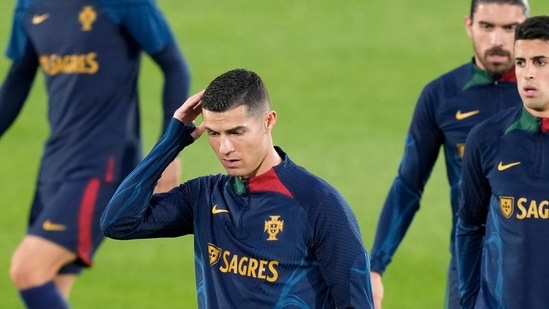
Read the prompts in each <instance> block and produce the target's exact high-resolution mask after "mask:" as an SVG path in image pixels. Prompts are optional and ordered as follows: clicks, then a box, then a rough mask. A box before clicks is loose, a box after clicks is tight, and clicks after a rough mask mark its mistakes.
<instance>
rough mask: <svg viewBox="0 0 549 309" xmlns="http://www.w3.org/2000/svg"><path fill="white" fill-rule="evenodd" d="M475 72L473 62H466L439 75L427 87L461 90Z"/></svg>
mask: <svg viewBox="0 0 549 309" xmlns="http://www.w3.org/2000/svg"><path fill="white" fill-rule="evenodd" d="M473 72H474V71H473V65H472V63H470V62H469V63H465V64H463V65H461V66H459V67H456V68H454V69H452V70H450V71H447V72H444V73H443V74H441V75H439V76H437V77H436V78H435V79H433V80H431V81H430V82H429V83H428V84H427V85H426V87H425V88H434V89H443V90H446V91H448V90H454V91H461V90H462V88H463V86H464V85H465V83H466V82H467V81H468V80H469V79H470V78H471V77H472V75H473Z"/></svg>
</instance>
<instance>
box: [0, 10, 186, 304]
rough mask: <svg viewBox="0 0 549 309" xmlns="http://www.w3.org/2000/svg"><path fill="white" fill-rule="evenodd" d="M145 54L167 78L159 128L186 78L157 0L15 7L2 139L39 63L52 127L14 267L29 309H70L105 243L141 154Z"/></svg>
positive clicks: (174, 172)
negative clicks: (123, 185)
mask: <svg viewBox="0 0 549 309" xmlns="http://www.w3.org/2000/svg"><path fill="white" fill-rule="evenodd" d="M143 51H145V52H146V53H147V54H149V55H150V56H151V57H152V59H153V60H154V61H155V62H156V64H157V65H158V66H159V67H160V69H161V70H162V72H163V75H164V89H163V98H162V109H163V115H164V117H163V118H164V124H163V127H164V128H165V127H167V124H168V122H169V120H170V119H171V117H172V115H173V113H174V111H175V110H176V108H177V107H179V106H180V104H181V100H183V99H184V98H186V97H187V96H188V90H189V83H190V74H189V70H188V67H187V64H186V62H185V59H184V57H183V55H182V54H181V52H180V50H179V48H178V46H177V44H176V42H175V39H174V36H173V34H172V33H171V30H170V29H169V27H168V24H167V21H166V20H165V18H164V17H163V15H162V13H161V12H160V11H159V8H158V7H157V5H156V4H155V3H154V0H74V1H56V0H41V1H34V0H19V1H18V2H17V4H16V9H15V16H14V22H13V28H12V34H11V39H10V41H9V45H8V48H7V56H8V57H9V58H11V60H12V64H11V68H10V70H9V72H8V73H7V76H6V78H5V80H4V82H3V84H2V87H1V89H0V136H1V135H2V134H4V133H5V132H6V130H7V129H8V128H9V127H10V125H11V124H12V123H13V122H14V120H15V119H16V117H17V115H18V114H19V112H20V111H21V109H22V106H23V104H24V102H25V101H26V98H27V96H28V94H29V91H30V89H31V86H32V84H33V81H34V77H35V74H36V71H37V69H38V67H40V68H41V69H42V72H43V73H44V77H45V82H46V87H47V94H48V121H49V126H50V132H49V133H50V135H49V137H48V139H47V141H46V143H45V146H44V153H43V157H42V161H41V166H40V171H39V176H38V180H37V183H36V193H35V197H34V201H33V204H32V208H31V211H30V217H29V222H28V224H29V225H28V230H27V235H26V236H25V237H24V238H23V240H22V242H21V243H20V244H19V246H18V247H17V249H16V251H15V253H14V254H13V257H12V264H11V269H10V274H11V277H12V280H13V282H14V284H15V286H16V288H17V289H18V290H19V292H20V296H21V298H22V300H23V302H24V303H25V304H26V306H27V308H55V309H62V308H68V302H67V299H68V296H69V292H70V288H71V287H72V284H73V282H74V280H75V278H76V275H77V274H78V273H79V272H81V270H82V268H83V267H89V266H91V264H92V257H93V254H94V252H95V251H96V249H97V247H98V246H99V244H100V243H101V241H102V239H103V233H102V232H101V231H100V229H99V218H100V216H101V214H102V212H103V210H104V208H105V206H106V204H107V202H108V201H109V199H110V197H111V196H112V194H113V193H114V191H115V190H116V188H117V186H118V185H119V184H120V182H121V180H122V179H123V178H124V177H125V176H126V175H127V174H128V173H129V172H130V171H131V170H132V169H133V168H134V167H135V165H136V164H137V163H138V162H139V161H140V159H141V137H140V121H139V118H140V117H139V108H138V89H137V87H138V82H137V78H138V73H139V66H140V60H141V56H142V52H143ZM159 105H160V104H159ZM159 126H160V125H159ZM13 159H14V160H15V159H16V158H13ZM164 176H165V178H164V180H163V181H162V182H160V183H159V185H160V184H165V185H166V187H169V188H171V187H173V186H174V185H175V184H177V183H179V165H178V161H177V159H175V160H174V162H172V164H171V165H170V167H169V168H168V169H167V170H166V171H165V175H164ZM165 182H167V183H165ZM158 189H159V190H163V188H158Z"/></svg>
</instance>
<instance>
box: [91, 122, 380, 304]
mask: <svg viewBox="0 0 549 309" xmlns="http://www.w3.org/2000/svg"><path fill="white" fill-rule="evenodd" d="M192 130H194V127H187V126H185V125H184V124H182V123H181V122H179V121H178V120H175V119H174V120H172V123H171V124H170V127H169V128H168V131H167V133H166V135H165V136H164V137H163V138H162V139H161V140H160V141H159V143H158V144H157V145H156V146H155V147H154V148H153V150H152V151H151V153H150V154H149V155H148V156H147V157H146V158H145V160H144V161H143V162H141V163H140V164H139V165H138V167H137V168H136V169H135V170H134V171H133V172H132V173H131V174H130V175H129V176H128V177H127V178H126V179H125V180H124V181H123V183H122V184H121V185H120V187H119V188H118V190H117V192H116V193H115V195H114V196H113V198H112V200H111V201H110V203H109V205H108V206H107V209H106V210H105V212H104V213H103V216H102V218H101V228H102V229H103V231H104V232H105V235H106V236H108V237H111V238H115V239H135V238H154V237H176V236H181V235H186V234H194V244H195V248H194V249H195V268H196V287H197V296H198V305H199V308H209V309H211V308H244V307H245V308H287V307H292V308H335V307H336V306H337V307H338V308H373V301H372V295H371V286H370V277H369V271H370V267H369V258H368V254H367V252H366V250H365V248H364V245H363V243H362V240H361V234H360V231H359V227H358V224H357V221H356V218H355V216H354V214H353V212H352V211H351V208H350V207H349V205H348V204H347V202H346V201H345V200H344V198H343V197H342V196H341V195H340V194H339V193H338V192H337V191H336V189H334V188H333V187H332V186H331V185H329V184H328V183H326V182H325V181H323V180H321V179H320V178H318V177H316V176H314V175H312V174H310V173H309V172H307V171H306V170H305V169H304V168H302V167H300V166H298V165H296V164H295V163H293V162H292V161H291V160H290V159H289V157H288V156H287V155H286V154H285V153H284V152H283V151H282V150H281V149H280V148H278V147H276V150H277V152H278V154H279V155H280V156H281V158H282V163H280V164H279V165H277V166H274V167H273V168H272V169H270V170H269V171H268V172H266V173H264V174H262V175H258V176H255V177H252V178H249V179H241V178H238V177H233V176H228V175H210V176H204V177H199V178H196V179H192V180H189V181H187V182H185V183H183V184H182V185H180V186H179V187H176V188H174V189H173V190H172V191H170V192H168V193H164V194H157V195H152V192H153V188H154V185H155V183H156V181H157V179H158V178H159V177H160V175H161V173H162V170H163V169H164V168H165V167H166V166H167V165H168V164H169V162H170V161H171V160H172V159H173V158H174V157H175V156H176V155H177V153H179V151H180V150H181V149H182V148H183V147H185V146H186V145H189V144H190V143H192V142H193V138H192V137H191V136H190V132H192ZM151 196H152V197H151Z"/></svg>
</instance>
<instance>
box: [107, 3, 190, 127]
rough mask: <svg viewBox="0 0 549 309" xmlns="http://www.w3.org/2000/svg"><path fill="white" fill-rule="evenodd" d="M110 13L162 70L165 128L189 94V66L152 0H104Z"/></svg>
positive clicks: (163, 125) (163, 123)
mask: <svg viewBox="0 0 549 309" xmlns="http://www.w3.org/2000/svg"><path fill="white" fill-rule="evenodd" d="M100 2H101V3H102V5H103V6H104V7H105V9H106V10H107V11H108V12H109V16H110V17H111V18H112V20H113V21H114V22H116V23H119V24H121V25H122V26H123V27H124V28H125V29H127V30H128V32H129V33H130V35H131V36H132V37H133V38H134V40H135V41H137V42H138V44H139V45H140V46H141V48H142V49H143V50H145V52H147V54H149V55H150V56H151V58H152V59H153V60H154V62H155V63H156V64H157V65H158V66H159V67H160V69H161V70H162V74H163V77H164V87H163V90H162V106H163V122H162V131H161V132H164V131H165V130H166V128H167V126H168V124H169V123H170V119H171V118H172V116H173V113H174V112H175V110H176V109H177V108H178V107H179V106H180V105H181V104H182V103H183V102H184V101H185V100H186V99H187V98H188V96H189V88H190V82H191V74H190V69H189V66H188V64H187V62H186V60H185V57H184V56H183V53H182V52H181V50H180V49H179V47H178V45H177V42H176V40H175V37H174V35H173V33H172V31H171V29H170V27H169V24H168V22H167V20H166V19H165V17H164V15H163V14H162V12H161V11H160V8H159V7H158V6H157V5H156V3H155V2H154V1H152V0H100Z"/></svg>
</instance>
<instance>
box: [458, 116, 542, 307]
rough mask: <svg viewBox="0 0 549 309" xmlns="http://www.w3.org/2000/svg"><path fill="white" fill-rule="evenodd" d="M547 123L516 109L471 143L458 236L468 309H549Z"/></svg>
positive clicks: (485, 127) (498, 118) (487, 126)
mask: <svg viewBox="0 0 549 309" xmlns="http://www.w3.org/2000/svg"><path fill="white" fill-rule="evenodd" d="M546 121H547V123H545V124H544V125H542V119H541V118H537V117H534V116H532V115H531V114H530V113H529V112H527V111H526V110H525V109H523V108H515V109H512V110H509V111H505V112H503V113H501V114H498V115H496V116H494V117H493V118H490V119H489V120H487V121H486V122H484V123H482V124H480V125H479V126H478V127H477V128H475V129H473V131H471V134H470V136H469V138H468V139H467V150H466V152H465V157H464V159H463V180H462V196H461V199H460V209H459V213H458V216H459V221H458V226H457V231H456V237H457V238H456V239H457V242H456V245H457V249H456V250H457V251H456V256H457V258H458V270H459V277H460V294H462V302H463V303H464V305H465V306H464V308H473V307H474V308H477V309H482V308H491V309H492V308H508V309H513V308H529V309H538V308H539V309H542V308H543V309H544V308H549V294H548V293H547V289H546V286H545V284H546V282H547V278H549V264H548V263H547V261H549V247H547V246H546V245H545V242H546V241H547V237H548V236H549V224H548V223H549V221H548V219H549V191H548V190H547V186H548V184H549V160H547V158H548V157H549V134H548V133H547V131H549V119H543V122H546ZM544 131H545V132H544ZM475 301H476V306H475Z"/></svg>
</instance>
